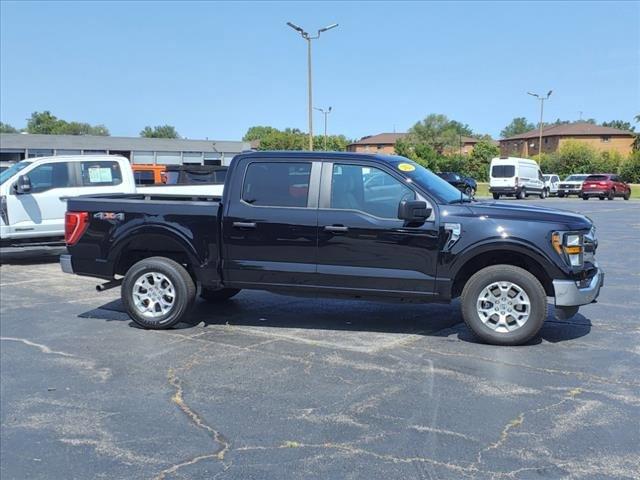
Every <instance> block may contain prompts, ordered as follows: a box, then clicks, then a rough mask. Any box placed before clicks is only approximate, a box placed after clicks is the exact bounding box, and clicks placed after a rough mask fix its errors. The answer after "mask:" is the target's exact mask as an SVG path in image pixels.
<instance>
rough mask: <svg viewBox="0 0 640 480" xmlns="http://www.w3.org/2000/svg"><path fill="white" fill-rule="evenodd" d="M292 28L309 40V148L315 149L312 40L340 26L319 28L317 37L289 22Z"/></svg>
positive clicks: (335, 24)
mask: <svg viewBox="0 0 640 480" xmlns="http://www.w3.org/2000/svg"><path fill="white" fill-rule="evenodd" d="M287 25H289V26H290V27H291V28H293V29H294V30H295V31H296V32H298V33H299V34H300V36H301V37H302V38H304V39H305V40H306V41H307V70H308V76H309V79H308V82H309V86H308V88H309V150H313V91H312V85H311V40H317V39H318V38H320V34H321V33H322V32H326V31H327V30H331V29H332V28H336V27H337V26H338V24H337V23H333V24H331V25H327V26H326V27H324V28H321V29H320V30H318V33H317V34H316V36H315V37H312V36H311V35H309V34H308V33H307V32H305V31H304V29H303V28H301V27H299V26H297V25H295V24H293V23H291V22H287Z"/></svg>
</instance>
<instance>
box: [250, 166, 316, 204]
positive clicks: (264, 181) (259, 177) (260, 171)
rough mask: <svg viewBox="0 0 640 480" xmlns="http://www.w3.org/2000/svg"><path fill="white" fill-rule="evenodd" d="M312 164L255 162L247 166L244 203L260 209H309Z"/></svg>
mask: <svg viewBox="0 0 640 480" xmlns="http://www.w3.org/2000/svg"><path fill="white" fill-rule="evenodd" d="M310 178H311V162H295V163H293V162H291V163H290V162H254V163H250V164H249V165H248V166H247V171H246V174H245V177H244V182H243V186H242V200H243V201H245V202H246V203H248V204H250V205H253V206H257V207H306V206H307V201H308V197H309V180H310Z"/></svg>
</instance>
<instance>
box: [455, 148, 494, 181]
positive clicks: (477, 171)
mask: <svg viewBox="0 0 640 480" xmlns="http://www.w3.org/2000/svg"><path fill="white" fill-rule="evenodd" d="M499 155H500V147H498V146H497V145H496V144H495V143H493V142H492V141H489V140H487V139H483V140H480V141H479V142H478V143H476V145H475V146H474V147H473V151H472V152H471V155H469V158H468V161H467V162H466V164H465V166H464V172H463V173H464V174H465V175H469V176H470V177H473V178H475V179H476V180H478V181H481V182H482V181H486V180H487V179H488V178H489V164H490V163H491V159H492V158H495V157H497V156H499Z"/></svg>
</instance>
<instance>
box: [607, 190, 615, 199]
mask: <svg viewBox="0 0 640 480" xmlns="http://www.w3.org/2000/svg"><path fill="white" fill-rule="evenodd" d="M615 196H616V191H615V190H614V189H613V188H612V189H611V190H609V195H608V196H607V200H613V199H614V198H615Z"/></svg>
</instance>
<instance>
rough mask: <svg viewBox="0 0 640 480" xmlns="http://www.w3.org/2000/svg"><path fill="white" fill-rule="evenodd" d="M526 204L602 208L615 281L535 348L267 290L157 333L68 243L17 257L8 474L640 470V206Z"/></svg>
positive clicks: (11, 270)
mask: <svg viewBox="0 0 640 480" xmlns="http://www.w3.org/2000/svg"><path fill="white" fill-rule="evenodd" d="M507 201H509V200H507ZM511 201H515V200H511ZM525 203H529V204H542V205H546V206H555V207H558V208H565V209H570V210H576V211H579V212H582V213H585V214H587V215H588V216H590V217H591V218H592V219H593V220H594V221H595V222H596V225H597V228H598V238H599V242H600V247H599V250H598V254H597V258H598V260H599V262H600V264H601V265H602V267H603V268H604V269H605V271H606V283H605V287H604V289H603V290H602V293H601V295H600V299H599V302H598V303H597V304H593V305H590V306H587V307H583V308H582V309H581V310H580V313H579V314H578V315H577V316H575V317H574V318H572V319H570V320H567V321H557V320H555V319H554V318H553V316H552V315H551V312H550V315H549V318H548V321H547V322H546V324H545V326H544V327H543V329H542V331H541V336H540V338H538V339H536V340H535V341H533V342H531V343H530V344H528V345H526V346H523V347H511V348H506V347H493V346H488V345H482V344H478V343H475V342H474V341H473V339H472V337H471V336H470V334H469V332H468V331H467V329H466V327H465V326H464V325H463V324H462V323H461V317H460V313H459V308H458V305H457V303H456V304H452V305H394V304H385V303H373V302H357V301H340V300H326V299H319V300H315V299H301V298H292V297H283V296H277V295H272V294H268V293H261V292H242V293H241V294H240V295H238V296H237V297H235V298H234V299H233V300H231V301H229V302H227V303H225V304H224V305H220V306H210V305H208V304H205V303H199V304H198V306H197V307H196V309H195V311H194V313H193V315H192V322H191V323H190V324H181V325H180V328H177V329H174V330H171V331H160V332H155V331H144V330H141V329H138V328H136V327H135V326H134V325H133V323H132V322H131V321H130V320H129V319H128V317H127V316H126V314H124V313H123V311H122V308H121V305H120V302H119V300H118V295H119V292H118V290H117V289H114V290H110V291H108V292H104V293H100V294H99V293H97V292H96V291H95V289H94V286H95V284H96V283H97V282H96V281H95V280H92V279H87V278H80V277H76V276H70V275H66V274H63V273H62V272H61V271H60V268H59V266H58V264H57V255H58V254H59V253H60V252H59V250H55V249H54V250H45V251H32V252H27V253H24V252H18V251H16V250H12V251H4V252H3V253H2V257H1V258H2V266H1V267H0V337H1V341H0V349H1V350H0V361H1V362H0V365H1V376H0V379H1V382H0V387H1V392H0V393H1V403H0V405H1V415H0V423H1V426H2V428H1V432H0V441H1V455H2V460H1V462H0V464H1V467H0V476H1V477H2V479H3V480H8V479H23V478H29V479H52V478H54V479H57V478H61V479H62V478H64V479H71V478H74V479H95V478H98V479H99V478H108V479H134V478H135V479H138V478H145V479H146V478H150V479H151V478H155V479H204V478H206V479H211V478H221V479H314V478H336V479H343V478H363V479H374V478H375V479H377V478H380V479H390V478H394V479H395V478H403V479H406V478H479V479H484V478H487V479H494V478H495V479H498V478H513V479H530V478H536V479H538V478H549V479H558V478H579V479H582V478H585V479H600V478H638V477H639V476H640V420H639V419H640V375H639V373H638V372H640V315H639V313H638V311H639V309H640V253H639V251H638V244H639V241H640V202H639V201H628V202H625V201H623V200H616V201H613V202H599V201H597V200H591V201H589V202H585V201H582V200H577V199H562V200H561V199H549V200H544V201H539V200H527V201H525Z"/></svg>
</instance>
